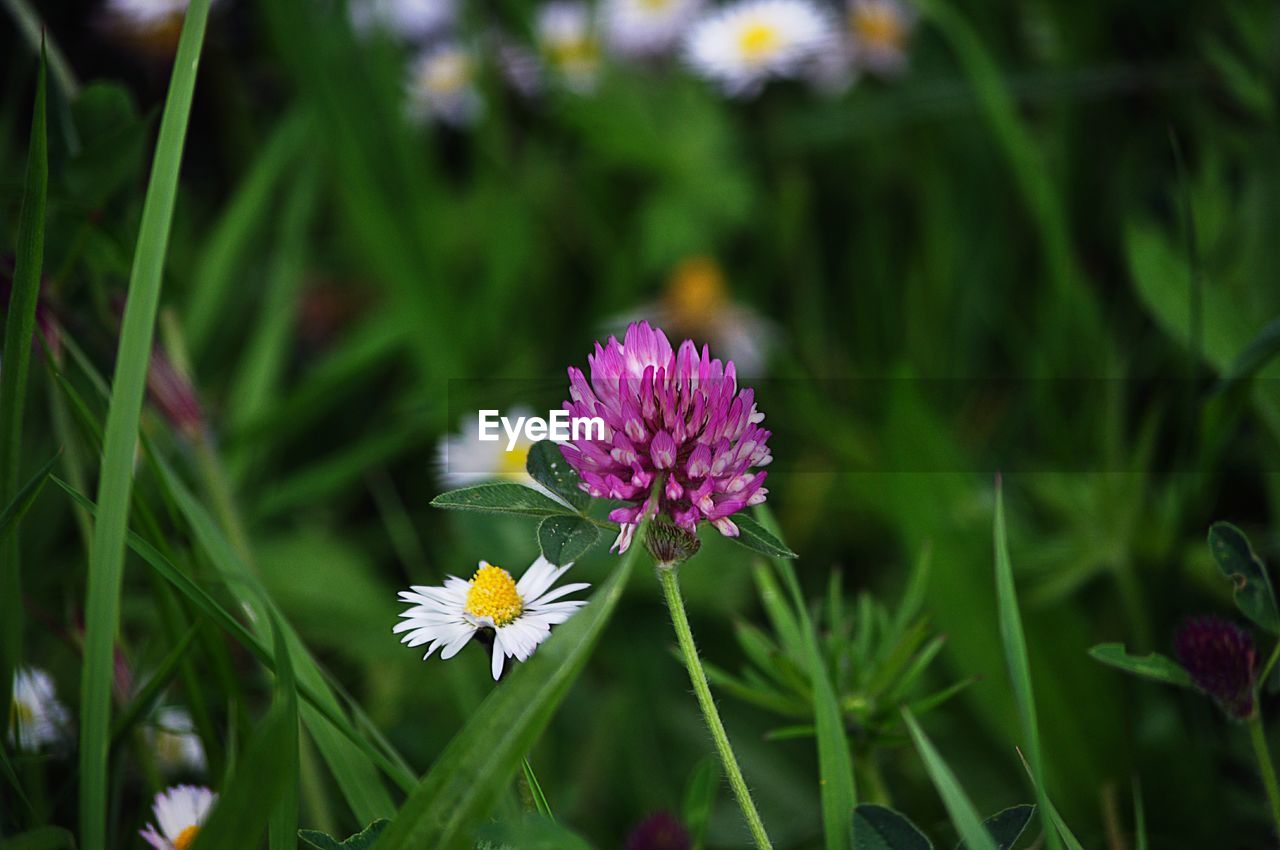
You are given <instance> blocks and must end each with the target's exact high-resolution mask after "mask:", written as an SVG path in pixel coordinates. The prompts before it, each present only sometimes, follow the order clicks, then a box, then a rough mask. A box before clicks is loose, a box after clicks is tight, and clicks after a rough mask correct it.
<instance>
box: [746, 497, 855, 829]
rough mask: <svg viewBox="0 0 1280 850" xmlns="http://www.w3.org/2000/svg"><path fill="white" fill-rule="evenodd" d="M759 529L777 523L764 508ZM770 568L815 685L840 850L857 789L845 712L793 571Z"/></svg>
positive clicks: (830, 810) (825, 823) (823, 764)
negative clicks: (783, 591)
mask: <svg viewBox="0 0 1280 850" xmlns="http://www.w3.org/2000/svg"><path fill="white" fill-rule="evenodd" d="M757 513H758V515H759V517H760V521H761V524H762V525H764V527H765V528H766V529H767V530H768V531H770V532H771V533H774V534H776V533H777V531H778V528H777V523H776V522H775V521H774V519H773V516H772V515H771V514H770V513H769V512H768V509H767V508H765V507H764V506H763V505H762V506H760V507H759V508H757ZM771 560H772V561H773V565H774V568H775V569H776V570H777V571H778V572H779V573H780V574H781V575H782V580H783V583H784V584H786V585H787V589H788V591H789V592H790V594H791V604H792V607H793V608H794V609H795V620H796V622H797V623H798V629H799V632H800V638H801V641H802V643H803V645H804V652H805V657H806V659H807V660H808V665H809V678H810V681H811V682H812V683H813V712H814V717H813V720H814V727H815V730H816V733H817V739H818V772H819V776H820V783H821V784H820V791H819V795H820V799H821V801H822V828H823V834H824V836H825V838H826V847H827V850H844V848H847V847H849V845H850V843H851V842H852V839H853V810H854V808H855V807H856V806H857V805H858V789H857V785H856V784H855V780H854V775H853V758H852V756H850V755H849V736H848V735H847V734H846V733H845V728H844V713H843V712H842V711H841V710H840V700H839V699H838V698H837V696H836V692H835V687H834V686H833V685H832V684H831V677H830V675H828V671H827V664H826V661H825V660H824V658H823V655H822V649H821V644H820V643H819V641H818V633H817V631H816V630H815V628H814V625H813V618H812V617H810V616H809V609H808V607H807V606H806V605H805V601H804V596H803V595H802V593H801V590H800V582H799V581H798V580H797V578H796V574H795V568H794V567H792V565H791V562H790V561H789V560H787V559H785V558H772V559H771Z"/></svg>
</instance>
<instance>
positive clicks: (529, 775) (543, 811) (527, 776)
mask: <svg viewBox="0 0 1280 850" xmlns="http://www.w3.org/2000/svg"><path fill="white" fill-rule="evenodd" d="M520 766H521V768H522V769H523V770H524V781H525V782H526V783H527V784H528V786H529V796H530V797H532V798H533V807H534V809H536V810H537V812H538V814H540V815H542V816H543V817H544V818H546V819H547V820H549V821H551V822H552V823H555V822H556V816H555V814H554V813H553V812H552V811H551V804H550V803H548V802H547V795H546V794H545V793H543V791H542V784H541V783H540V782H538V776H537V774H535V773H534V772H533V765H531V764H529V760H528V759H524V760H523V761H522V762H521V763H520Z"/></svg>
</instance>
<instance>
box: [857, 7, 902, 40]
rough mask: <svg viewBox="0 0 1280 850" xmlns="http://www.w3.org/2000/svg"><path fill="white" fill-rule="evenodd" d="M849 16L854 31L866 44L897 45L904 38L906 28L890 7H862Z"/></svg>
mask: <svg viewBox="0 0 1280 850" xmlns="http://www.w3.org/2000/svg"><path fill="white" fill-rule="evenodd" d="M850 17H851V20H850V24H851V25H852V27H853V31H854V33H855V34H856V35H857V36H858V39H859V40H861V41H863V42H865V43H866V44H871V45H874V46H876V47H899V46H901V45H902V42H903V41H904V40H905V39H906V28H905V27H903V25H902V20H901V19H900V18H899V17H898V14H897V13H896V12H895V11H894V10H892V9H888V8H862V9H858V10H856V11H855V12H853V14H852V15H851V16H850Z"/></svg>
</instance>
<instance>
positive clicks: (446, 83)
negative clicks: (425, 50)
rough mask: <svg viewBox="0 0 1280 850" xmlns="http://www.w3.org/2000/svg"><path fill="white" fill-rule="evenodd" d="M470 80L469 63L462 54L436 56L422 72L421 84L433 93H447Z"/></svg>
mask: <svg viewBox="0 0 1280 850" xmlns="http://www.w3.org/2000/svg"><path fill="white" fill-rule="evenodd" d="M470 81H471V65H470V63H469V62H468V61H467V60H466V58H464V57H462V56H445V57H441V58H438V59H437V60H436V61H435V62H433V63H432V64H431V65H430V67H428V68H427V70H426V72H425V73H424V74H423V80H422V84H423V86H424V87H425V88H426V89H427V91H429V92H431V93H433V94H441V95H447V94H452V93H453V92H456V91H459V90H460V89H462V88H465V87H466V85H467V83H469V82H470Z"/></svg>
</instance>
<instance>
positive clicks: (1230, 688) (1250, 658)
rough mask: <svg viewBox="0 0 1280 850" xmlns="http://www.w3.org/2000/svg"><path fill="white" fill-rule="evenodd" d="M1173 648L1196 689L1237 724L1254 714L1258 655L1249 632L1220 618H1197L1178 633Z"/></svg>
mask: <svg viewBox="0 0 1280 850" xmlns="http://www.w3.org/2000/svg"><path fill="white" fill-rule="evenodd" d="M1174 646H1175V651H1176V652H1177V655H1178V661H1179V662H1181V664H1182V666H1183V667H1185V668H1186V670H1187V672H1188V673H1190V674H1191V680H1192V681H1193V682H1195V684H1196V687H1198V688H1199V689H1200V690H1202V691H1204V692H1205V693H1206V694H1208V695H1209V696H1211V697H1213V698H1214V699H1215V700H1217V702H1218V704H1219V705H1221V706H1222V709H1223V710H1224V711H1226V712H1227V714H1229V715H1231V716H1232V717H1235V718H1236V719H1239V720H1244V719H1245V718H1247V717H1248V716H1249V715H1251V714H1253V687H1254V684H1256V682H1257V676H1258V669H1257V668H1258V653H1257V651H1256V650H1255V649H1254V646H1253V638H1251V637H1249V633H1248V632H1246V631H1245V630H1244V629H1242V628H1240V627H1239V626H1237V625H1236V624H1235V623H1232V622H1229V621H1227V620H1224V619H1222V618H1220V617H1197V618H1196V619H1194V620H1190V621H1188V622H1187V624H1186V625H1184V626H1183V627H1182V628H1181V629H1180V630H1179V631H1178V634H1177V637H1176V638H1174Z"/></svg>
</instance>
